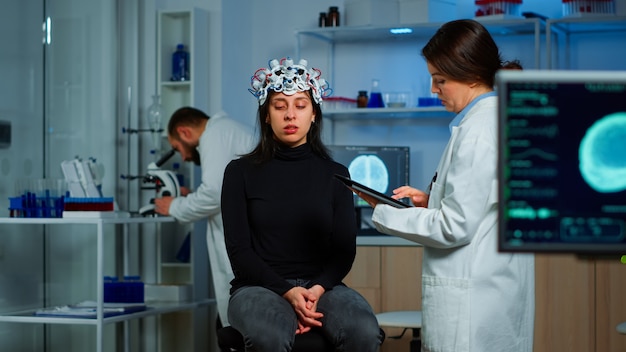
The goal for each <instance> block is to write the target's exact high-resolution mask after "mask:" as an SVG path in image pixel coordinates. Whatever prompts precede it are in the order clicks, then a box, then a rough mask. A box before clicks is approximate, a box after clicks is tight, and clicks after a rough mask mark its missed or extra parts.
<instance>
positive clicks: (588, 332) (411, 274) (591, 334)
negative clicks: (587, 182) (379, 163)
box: [345, 246, 626, 352]
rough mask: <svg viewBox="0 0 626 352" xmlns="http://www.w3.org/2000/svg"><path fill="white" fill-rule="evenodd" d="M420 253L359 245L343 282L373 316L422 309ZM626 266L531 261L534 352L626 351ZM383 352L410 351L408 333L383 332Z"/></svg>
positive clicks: (567, 259) (553, 258)
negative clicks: (620, 327) (620, 328)
mask: <svg viewBox="0 0 626 352" xmlns="http://www.w3.org/2000/svg"><path fill="white" fill-rule="evenodd" d="M422 255H423V249H422V247H419V246H359V247H357V256H356V259H355V262H354V265H353V266H352V271H350V273H349V274H348V276H347V277H346V280H345V283H346V284H347V285H348V286H350V287H352V288H354V289H356V290H357V291H359V292H360V293H361V294H362V295H363V296H364V297H365V298H366V299H367V300H368V302H369V303H370V305H371V306H372V309H373V310H374V312H375V313H380V312H386V311H394V310H421V307H422V302H421V299H422V295H421V292H422V290H421V274H422ZM625 292H626V265H624V264H621V263H620V262H619V260H618V258H615V259H597V260H596V259H585V258H581V257H577V256H575V255H566V254H560V255H557V254H538V255H536V256H535V297H536V302H535V304H536V306H535V312H536V313H535V348H534V352H555V351H568V352H624V351H626V335H620V334H619V333H618V332H617V331H616V330H615V327H616V326H617V324H619V323H620V322H623V321H626V304H624V294H625ZM385 332H386V334H387V339H386V340H385V343H384V344H383V346H382V348H381V352H392V351H408V346H409V341H410V333H406V334H405V336H403V338H402V339H399V340H395V339H392V338H390V337H391V336H395V335H399V334H400V333H401V332H402V329H388V328H385Z"/></svg>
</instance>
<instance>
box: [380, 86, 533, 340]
mask: <svg viewBox="0 0 626 352" xmlns="http://www.w3.org/2000/svg"><path fill="white" fill-rule="evenodd" d="M496 114H497V98H496V97H495V96H494V97H488V98H484V99H482V100H480V101H478V102H477V103H476V105H474V106H473V107H472V108H471V109H470V110H469V111H468V113H467V114H466V115H465V117H464V118H463V120H461V122H460V124H459V126H456V127H453V129H452V135H451V137H450V140H449V142H448V144H447V146H446V149H445V151H444V154H443V156H442V158H441V160H440V162H439V166H438V167H437V171H436V175H437V177H436V180H435V181H434V182H433V183H432V189H431V192H430V198H429V201H428V207H427V208H418V207H415V208H408V209H396V208H393V207H391V206H388V205H377V206H376V208H375V210H374V213H373V215H372V220H373V221H374V223H375V225H376V228H377V229H378V230H379V231H381V232H384V233H387V234H391V235H395V236H399V237H402V238H405V239H408V240H410V241H414V242H417V243H420V244H422V245H424V259H423V270H422V294H423V297H422V314H423V329H422V334H423V335H422V336H423V351H427V352H465V351H469V352H487V351H498V352H507V351H508V352H532V350H533V329H534V312H535V300H534V295H535V287H534V257H533V255H532V254H513V253H499V252H498V249H497V230H498V229H497V222H498V214H497V206H498V187H497V173H496V171H497V115H496Z"/></svg>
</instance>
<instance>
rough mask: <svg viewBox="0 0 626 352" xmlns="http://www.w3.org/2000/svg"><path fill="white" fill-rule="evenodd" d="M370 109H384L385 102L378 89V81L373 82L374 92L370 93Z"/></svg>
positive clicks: (368, 105)
mask: <svg viewBox="0 0 626 352" xmlns="http://www.w3.org/2000/svg"><path fill="white" fill-rule="evenodd" d="M367 107H368V108H384V107H385V102H384V101H383V95H382V93H381V92H380V88H379V87H378V80H377V79H373V80H372V91H371V92H370V100H369V101H368V102H367Z"/></svg>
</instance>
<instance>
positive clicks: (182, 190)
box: [180, 186, 191, 197]
mask: <svg viewBox="0 0 626 352" xmlns="http://www.w3.org/2000/svg"><path fill="white" fill-rule="evenodd" d="M189 193H191V190H190V189H189V188H187V187H185V186H180V195H181V196H183V197H186V196H187V195H188V194H189Z"/></svg>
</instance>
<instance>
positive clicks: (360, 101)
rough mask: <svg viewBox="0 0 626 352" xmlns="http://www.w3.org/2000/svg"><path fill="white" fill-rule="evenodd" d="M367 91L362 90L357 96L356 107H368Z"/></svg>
mask: <svg viewBox="0 0 626 352" xmlns="http://www.w3.org/2000/svg"><path fill="white" fill-rule="evenodd" d="M367 101H368V97H367V91H366V90H360V91H359V95H358V96H357V97H356V107H357V108H366V107H367Z"/></svg>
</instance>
